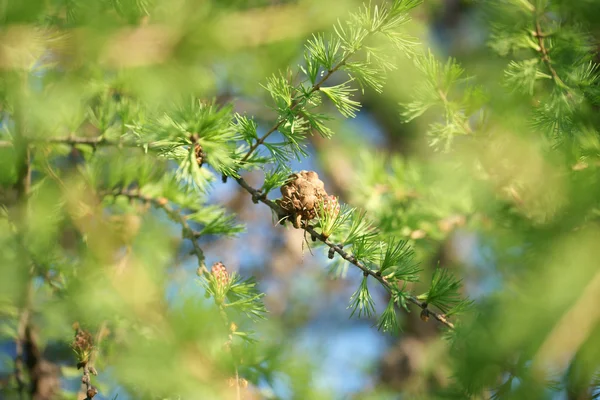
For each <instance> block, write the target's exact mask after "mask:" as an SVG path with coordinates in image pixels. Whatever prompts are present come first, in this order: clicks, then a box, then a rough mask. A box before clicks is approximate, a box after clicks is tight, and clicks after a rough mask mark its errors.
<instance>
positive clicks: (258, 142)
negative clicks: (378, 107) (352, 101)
mask: <svg viewBox="0 0 600 400" xmlns="http://www.w3.org/2000/svg"><path fill="white" fill-rule="evenodd" d="M353 54H354V52H350V53H348V54H347V55H346V56H345V57H344V58H343V59H342V60H341V61H340V62H339V63H338V64H337V65H336V66H334V67H333V68H332V69H330V70H329V71H327V74H326V75H325V76H323V78H321V80H320V81H319V82H317V83H315V84H314V85H313V87H312V88H311V89H310V90H309V91H308V94H307V95H306V96H310V95H311V94H313V93H314V92H316V91H317V90H320V89H321V86H322V85H323V84H324V83H325V82H326V81H327V80H328V79H329V78H330V77H331V75H333V74H334V73H335V72H336V71H337V70H339V69H340V68H341V67H342V66H344V64H346V61H348V58H350V57H351V56H352V55H353ZM300 104H301V103H300V102H297V103H296V104H294V105H293V106H292V107H290V111H294V110H295V109H296V107H298V106H299V105H300ZM284 122H285V120H284V119H282V120H280V121H279V122H277V123H276V124H275V125H273V127H271V129H269V130H268V131H267V133H265V134H264V135H263V136H261V137H260V138H258V139H256V142H255V143H254V144H253V145H252V146H250V149H249V150H248V152H247V153H246V155H245V156H244V157H243V158H242V160H241V161H240V163H244V162H245V161H247V160H248V158H250V156H251V155H252V153H254V151H255V150H256V149H257V148H258V146H260V145H261V144H263V143H264V142H265V140H266V139H267V138H268V137H269V136H271V134H272V133H273V132H275V131H276V130H277V129H279V127H280V126H281V125H282V124H283V123H284Z"/></svg>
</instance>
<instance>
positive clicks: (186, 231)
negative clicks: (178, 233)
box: [101, 189, 209, 274]
mask: <svg viewBox="0 0 600 400" xmlns="http://www.w3.org/2000/svg"><path fill="white" fill-rule="evenodd" d="M101 194H102V195H112V196H125V197H127V198H129V199H134V200H141V201H144V202H146V203H150V204H152V205H154V206H155V207H156V208H160V209H162V210H163V211H164V212H165V213H166V214H167V215H168V216H169V218H171V219H172V220H173V221H175V222H177V223H178V224H179V225H181V230H182V235H183V237H184V238H185V239H189V240H190V241H191V242H192V246H193V250H192V252H193V253H194V254H195V255H196V257H197V258H198V269H199V270H200V271H201V272H202V273H203V274H208V273H209V272H208V270H207V269H206V266H205V265H204V252H203V251H202V249H201V248H200V245H199V244H198V242H197V241H196V239H197V238H198V237H199V236H200V235H199V234H198V232H195V231H194V230H193V229H192V227H191V226H190V224H189V223H188V222H187V219H186V217H185V215H183V214H181V212H179V211H178V210H175V209H174V208H173V207H171V206H170V205H169V201H168V200H167V199H166V198H164V197H157V198H155V197H150V196H146V195H143V194H141V193H140V192H139V191H132V190H127V189H114V190H112V191H106V192H103V193H101Z"/></svg>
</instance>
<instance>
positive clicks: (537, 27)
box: [532, 8, 567, 88]
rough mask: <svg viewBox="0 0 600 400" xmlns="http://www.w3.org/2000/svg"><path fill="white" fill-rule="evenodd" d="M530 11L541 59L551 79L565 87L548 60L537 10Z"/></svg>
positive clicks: (548, 56)
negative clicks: (533, 16)
mask: <svg viewBox="0 0 600 400" xmlns="http://www.w3.org/2000/svg"><path fill="white" fill-rule="evenodd" d="M532 11H533V12H534V13H535V32H534V36H535V37H536V38H537V42H538V47H539V48H538V52H539V53H541V55H542V61H543V62H544V64H546V67H547V68H548V70H549V71H550V74H551V75H552V79H554V82H556V84H557V85H558V86H560V87H563V88H566V87H567V86H566V85H565V83H564V82H563V81H562V79H560V77H559V76H558V74H557V73H556V70H555V69H554V67H553V66H552V61H551V60H550V55H549V54H548V49H547V48H546V45H545V43H544V37H546V35H544V33H542V27H541V25H540V16H539V13H538V12H537V10H536V9H535V8H534V9H533V10H532Z"/></svg>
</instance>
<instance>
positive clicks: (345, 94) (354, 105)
mask: <svg viewBox="0 0 600 400" xmlns="http://www.w3.org/2000/svg"><path fill="white" fill-rule="evenodd" d="M350 82H351V80H350V81H348V82H345V83H342V84H339V85H336V86H329V87H321V88H320V90H321V92H323V93H325V95H326V96H327V97H329V99H330V100H331V101H332V102H333V104H334V105H335V106H336V108H337V109H338V111H339V112H340V113H341V114H342V115H343V116H345V117H346V118H354V117H356V112H357V111H358V110H360V103H359V102H358V101H355V100H352V98H351V97H352V94H353V92H355V91H356V89H353V88H352V87H350V86H349V85H348V83H350Z"/></svg>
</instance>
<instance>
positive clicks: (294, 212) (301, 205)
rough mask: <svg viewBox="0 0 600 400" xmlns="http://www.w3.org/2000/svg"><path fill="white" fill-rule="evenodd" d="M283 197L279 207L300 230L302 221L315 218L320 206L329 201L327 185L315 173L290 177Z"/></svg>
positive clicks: (282, 188)
mask: <svg viewBox="0 0 600 400" xmlns="http://www.w3.org/2000/svg"><path fill="white" fill-rule="evenodd" d="M281 195H282V198H281V200H279V206H280V207H281V208H282V209H283V211H285V212H286V213H287V216H288V217H289V218H290V220H291V221H292V224H293V225H294V227H295V228H300V224H301V221H310V220H311V219H313V218H315V217H316V216H317V207H318V206H319V204H320V203H321V202H328V201H329V196H328V195H327V192H326V191H325V185H324V184H323V181H321V180H320V179H319V175H318V174H317V173H316V172H314V171H300V172H298V173H295V174H292V175H290V176H289V178H288V180H287V182H286V184H285V185H283V186H282V187H281Z"/></svg>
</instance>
